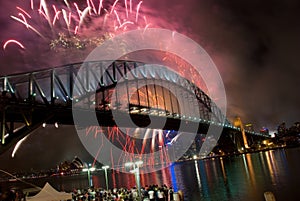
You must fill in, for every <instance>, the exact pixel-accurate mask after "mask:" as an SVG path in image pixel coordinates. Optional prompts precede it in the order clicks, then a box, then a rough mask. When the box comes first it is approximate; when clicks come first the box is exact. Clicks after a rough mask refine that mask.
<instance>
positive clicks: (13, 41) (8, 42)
mask: <svg viewBox="0 0 300 201" xmlns="http://www.w3.org/2000/svg"><path fill="white" fill-rule="evenodd" d="M10 43H15V44H17V45H18V46H20V47H21V48H22V49H25V47H24V45H23V44H22V43H20V42H19V41H17V40H13V39H11V40H8V41H6V42H5V43H4V45H3V49H4V50H5V49H6V47H7V45H8V44H10Z"/></svg>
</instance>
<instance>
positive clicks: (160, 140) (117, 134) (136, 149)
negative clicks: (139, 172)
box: [85, 126, 170, 167]
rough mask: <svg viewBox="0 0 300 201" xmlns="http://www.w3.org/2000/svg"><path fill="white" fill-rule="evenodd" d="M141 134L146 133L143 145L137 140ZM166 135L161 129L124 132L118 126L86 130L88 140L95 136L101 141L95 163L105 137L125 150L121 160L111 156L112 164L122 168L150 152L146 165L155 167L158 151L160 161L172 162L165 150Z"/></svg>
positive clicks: (138, 129)
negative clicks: (126, 163) (132, 135)
mask: <svg viewBox="0 0 300 201" xmlns="http://www.w3.org/2000/svg"><path fill="white" fill-rule="evenodd" d="M130 133H135V137H130ZM140 133H144V137H143V139H141V143H140V142H139V141H138V140H137V139H136V137H138V136H137V135H139V134H140ZM164 135H165V134H164V131H163V130H159V129H145V130H143V131H141V130H140V128H136V129H133V130H132V129H130V128H127V129H125V131H124V130H123V131H122V130H121V129H119V128H118V127H117V126H114V127H105V128H102V127H99V126H91V127H88V128H86V131H85V136H86V137H87V138H88V137H89V136H93V138H94V139H99V148H98V150H97V154H96V156H95V158H94V163H95V162H96V160H97V158H98V156H99V154H100V153H101V149H102V147H103V142H104V137H106V138H107V139H109V141H111V142H112V143H113V144H115V145H116V146H119V147H120V149H121V150H123V152H122V154H121V155H120V156H119V158H114V157H113V156H111V162H113V163H116V164H114V165H116V166H122V164H123V163H124V161H127V162H128V161H135V160H136V156H138V157H141V156H142V155H143V154H147V152H148V154H149V156H148V157H147V158H146V161H145V165H147V166H148V167H154V166H155V164H156V162H157V161H156V160H157V159H155V158H154V153H155V152H156V151H157V149H158V151H159V152H160V159H159V160H160V161H166V162H168V161H170V159H169V155H168V153H167V150H166V149H164V146H165V143H166V142H165V141H164ZM140 145H141V146H140ZM133 154H134V155H135V156H134V155H133Z"/></svg>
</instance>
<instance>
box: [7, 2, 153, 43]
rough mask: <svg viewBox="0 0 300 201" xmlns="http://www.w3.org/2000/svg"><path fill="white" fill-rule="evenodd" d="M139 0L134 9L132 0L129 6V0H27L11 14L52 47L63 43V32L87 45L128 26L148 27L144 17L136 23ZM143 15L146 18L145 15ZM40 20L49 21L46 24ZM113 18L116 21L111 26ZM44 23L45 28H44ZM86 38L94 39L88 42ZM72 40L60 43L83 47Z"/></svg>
mask: <svg viewBox="0 0 300 201" xmlns="http://www.w3.org/2000/svg"><path fill="white" fill-rule="evenodd" d="M25 4H26V2H25ZM141 4H142V1H139V2H137V6H136V11H133V9H132V8H133V2H132V0H130V2H129V6H128V0H124V1H119V0H115V1H114V3H113V4H112V5H109V3H107V4H105V1H104V0H98V1H96V0H86V2H85V3H81V4H78V3H76V2H69V1H67V0H64V1H63V3H56V4H51V5H50V4H49V5H48V4H47V2H46V0H39V2H38V3H37V2H34V1H33V0H30V2H29V4H28V5H24V6H22V7H21V6H16V10H17V11H18V14H17V15H11V18H12V19H13V20H15V21H17V22H19V23H20V24H23V25H25V26H26V28H27V29H28V30H31V31H33V32H34V33H36V34H37V35H38V36H40V37H41V38H43V39H44V40H45V42H47V43H48V45H50V47H51V48H55V47H56V45H58V44H64V41H59V40H60V39H62V38H61V37H60V36H61V35H64V34H67V36H66V37H67V38H70V40H69V43H72V37H73V38H74V37H77V39H78V40H81V41H84V42H86V44H88V45H91V44H95V46H97V45H99V44H98V43H99V41H101V40H99V38H103V37H105V36H110V37H113V36H114V35H115V34H118V33H122V32H123V31H124V30H128V29H136V28H140V27H143V28H147V27H149V26H150V24H148V22H147V21H146V20H143V21H140V22H139V23H138V18H139V16H140V10H141ZM104 5H105V6H104ZM26 7H28V8H29V9H28V8H27V9H26ZM128 7H129V8H128ZM102 11H104V13H103V12H102ZM60 16H61V17H60ZM38 18H39V19H38ZM144 19H146V18H145V16H144ZM43 21H44V22H45V23H46V24H48V25H47V26H45V24H44V22H43ZM101 21H102V23H101ZM115 22H117V23H118V25H116V24H115V25H114V26H112V25H113V24H114V23H115ZM47 27H48V30H46V29H47ZM91 35H95V37H94V38H93V37H91ZM99 36H101V37H99ZM62 40H65V38H63V39H62ZM78 40H77V41H78ZM89 40H94V41H95V42H94V43H93V42H89ZM75 41H76V40H75ZM74 43H75V44H73V45H71V46H64V45H60V46H62V47H63V48H70V47H75V48H77V49H80V48H82V47H85V45H83V46H82V45H80V46H76V44H78V43H76V42H74ZM57 48H59V47H57Z"/></svg>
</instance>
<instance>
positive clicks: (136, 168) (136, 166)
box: [125, 161, 143, 200]
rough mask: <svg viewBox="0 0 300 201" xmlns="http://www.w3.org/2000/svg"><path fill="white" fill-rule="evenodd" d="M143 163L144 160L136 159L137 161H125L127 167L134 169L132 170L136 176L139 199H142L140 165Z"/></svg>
mask: <svg viewBox="0 0 300 201" xmlns="http://www.w3.org/2000/svg"><path fill="white" fill-rule="evenodd" d="M142 164H143V161H135V162H128V163H125V167H132V166H133V170H131V171H130V172H131V173H133V174H134V176H135V182H136V185H137V189H138V200H141V198H142V194H141V181H140V166H141V165H142Z"/></svg>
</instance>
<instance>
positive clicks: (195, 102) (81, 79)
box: [0, 61, 268, 153]
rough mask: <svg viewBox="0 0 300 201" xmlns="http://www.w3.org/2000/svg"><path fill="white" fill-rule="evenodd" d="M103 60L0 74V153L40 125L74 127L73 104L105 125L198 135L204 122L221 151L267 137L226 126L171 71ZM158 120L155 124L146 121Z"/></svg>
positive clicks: (196, 90)
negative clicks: (214, 132)
mask: <svg viewBox="0 0 300 201" xmlns="http://www.w3.org/2000/svg"><path fill="white" fill-rule="evenodd" d="M106 63H107V61H93V62H85V63H75V64H69V65H65V66H61V67H57V68H52V69H47V70H40V71H34V72H28V73H23V74H15V75H7V76H2V77H0V91H1V94H0V107H1V110H0V111H1V116H0V119H1V127H0V128H1V129H0V130H1V139H0V140H1V143H0V153H3V152H4V151H5V150H7V149H8V148H9V147H11V146H13V145H14V144H16V142H18V141H19V140H20V139H22V138H23V137H25V136H26V135H28V134H30V133H31V132H33V131H34V130H36V129H38V128H40V127H41V126H42V125H43V124H44V123H47V124H54V123H58V124H66V125H74V119H73V112H74V106H75V108H80V107H81V106H83V107H82V108H89V109H92V111H93V112H94V113H95V114H96V117H97V122H96V123H97V124H99V125H100V126H106V127H114V126H122V127H134V126H136V127H147V126H150V127H152V128H153V129H162V130H165V131H174V132H176V131H177V130H179V129H180V130H183V131H187V132H188V131H190V128H195V127H196V128H197V129H196V133H197V135H201V136H204V137H203V138H204V139H205V136H206V134H207V132H208V129H209V127H210V126H214V127H219V128H221V129H222V134H221V137H220V139H219V142H218V143H217V144H218V146H219V147H221V148H222V147H223V148H224V149H226V147H229V146H231V148H232V149H235V150H241V149H242V150H243V149H244V148H248V147H250V146H252V145H254V144H256V143H259V142H260V141H262V140H263V139H266V138H268V136H266V135H263V134H260V133H255V132H252V131H246V130H245V131H244V130H243V129H242V128H241V127H240V126H234V125H233V124H231V123H230V122H229V121H228V120H227V119H226V117H225V116H224V115H223V113H222V112H221V110H220V109H219V108H218V107H217V105H216V104H215V103H214V102H213V101H212V100H211V98H210V97H209V96H208V95H207V94H206V93H205V92H204V91H203V90H201V89H200V88H199V87H197V86H196V85H195V84H193V83H192V82H191V81H189V80H188V79H186V78H183V77H182V76H180V75H179V74H177V73H176V72H174V71H172V70H169V69H167V68H165V67H162V66H155V65H148V64H144V63H140V62H134V61H114V62H111V63H110V65H109V66H108V67H105V64H106ZM79 70H80V71H81V75H80V76H78V72H79ZM90 111H91V110H87V111H85V110H80V112H81V113H80V115H82V118H85V119H87V120H86V121H84V122H85V123H84V124H86V125H77V126H94V125H93V124H94V123H95V122H94V121H89V120H88V118H89V116H90ZM114 115H117V116H118V117H119V118H121V119H126V118H127V117H128V115H129V117H130V120H131V121H132V122H134V124H132V123H130V122H128V121H121V122H117V121H116V119H115V116H114ZM162 120H164V121H165V123H164V125H163V127H161V128H155V127H156V125H159V124H151V121H157V122H160V121H162ZM182 122H184V123H182ZM88 124H90V125H88ZM179 125H180V126H179ZM242 131H243V132H242ZM192 132H193V131H192ZM196 139H199V138H198V137H196ZM195 141H196V140H195ZM166 142H167V141H166ZM169 142H170V141H169ZM233 147H234V148H233Z"/></svg>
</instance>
